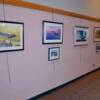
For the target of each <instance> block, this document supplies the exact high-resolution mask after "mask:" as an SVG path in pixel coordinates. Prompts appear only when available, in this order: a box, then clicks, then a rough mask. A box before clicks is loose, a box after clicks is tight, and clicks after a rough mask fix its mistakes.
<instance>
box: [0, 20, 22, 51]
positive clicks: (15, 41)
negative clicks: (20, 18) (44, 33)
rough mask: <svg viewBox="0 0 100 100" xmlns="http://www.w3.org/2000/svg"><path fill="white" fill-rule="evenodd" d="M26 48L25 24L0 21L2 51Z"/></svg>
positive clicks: (0, 45)
mask: <svg viewBox="0 0 100 100" xmlns="http://www.w3.org/2000/svg"><path fill="white" fill-rule="evenodd" d="M23 49H24V24H23V23H20V22H10V21H0V52H6V51H17V50H23Z"/></svg>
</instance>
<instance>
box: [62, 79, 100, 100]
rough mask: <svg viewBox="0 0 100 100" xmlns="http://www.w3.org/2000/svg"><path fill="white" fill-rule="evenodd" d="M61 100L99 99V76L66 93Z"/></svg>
mask: <svg viewBox="0 0 100 100" xmlns="http://www.w3.org/2000/svg"><path fill="white" fill-rule="evenodd" d="M63 100H100V78H98V79H95V80H93V81H91V83H89V84H87V85H86V86H84V87H82V88H81V89H80V90H78V91H75V92H74V93H72V94H70V95H66V96H65V97H64V98H63Z"/></svg>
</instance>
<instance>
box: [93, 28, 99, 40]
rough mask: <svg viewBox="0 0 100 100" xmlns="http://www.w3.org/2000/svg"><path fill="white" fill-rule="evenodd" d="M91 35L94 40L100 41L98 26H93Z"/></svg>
mask: <svg viewBox="0 0 100 100" xmlns="http://www.w3.org/2000/svg"><path fill="white" fill-rule="evenodd" d="M93 37H94V42H100V27H94V32H93Z"/></svg>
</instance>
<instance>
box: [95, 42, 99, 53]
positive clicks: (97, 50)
mask: <svg viewBox="0 0 100 100" xmlns="http://www.w3.org/2000/svg"><path fill="white" fill-rule="evenodd" d="M96 52H100V43H96Z"/></svg>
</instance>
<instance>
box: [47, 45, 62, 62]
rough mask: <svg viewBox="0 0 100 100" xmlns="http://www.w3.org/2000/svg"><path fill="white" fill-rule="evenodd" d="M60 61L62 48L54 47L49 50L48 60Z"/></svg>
mask: <svg viewBox="0 0 100 100" xmlns="http://www.w3.org/2000/svg"><path fill="white" fill-rule="evenodd" d="M57 59H60V47H52V48H49V49H48V60H49V61H52V60H57Z"/></svg>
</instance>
